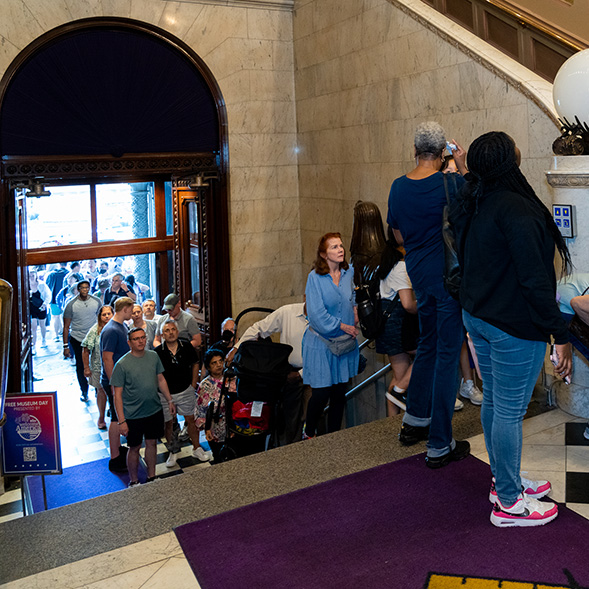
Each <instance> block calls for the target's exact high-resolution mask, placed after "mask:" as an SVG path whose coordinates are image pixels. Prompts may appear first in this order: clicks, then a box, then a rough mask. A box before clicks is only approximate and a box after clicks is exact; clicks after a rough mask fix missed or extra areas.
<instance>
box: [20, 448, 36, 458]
mask: <svg viewBox="0 0 589 589" xmlns="http://www.w3.org/2000/svg"><path fill="white" fill-rule="evenodd" d="M23 460H24V461H25V462H35V460H37V448H35V446H32V447H30V448H23Z"/></svg>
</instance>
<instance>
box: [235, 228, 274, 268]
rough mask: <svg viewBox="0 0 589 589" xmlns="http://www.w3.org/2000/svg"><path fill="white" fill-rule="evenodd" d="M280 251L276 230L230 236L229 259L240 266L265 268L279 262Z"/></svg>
mask: <svg viewBox="0 0 589 589" xmlns="http://www.w3.org/2000/svg"><path fill="white" fill-rule="evenodd" d="M281 253H282V251H281V249H280V232H278V231H264V232H263V233H245V234H243V235H232V236H231V260H232V262H233V263H234V264H236V265H239V267H240V268H243V269H248V268H266V267H268V266H273V265H275V264H279V263H280V262H281V261H282V256H281Z"/></svg>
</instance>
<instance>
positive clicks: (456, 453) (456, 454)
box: [425, 440, 470, 468]
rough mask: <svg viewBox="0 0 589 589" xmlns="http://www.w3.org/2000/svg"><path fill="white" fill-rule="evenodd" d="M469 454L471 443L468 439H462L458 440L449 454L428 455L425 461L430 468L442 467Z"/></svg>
mask: <svg viewBox="0 0 589 589" xmlns="http://www.w3.org/2000/svg"><path fill="white" fill-rule="evenodd" d="M469 454H470V444H469V443H468V442H467V441H466V440H461V441H458V442H456V446H455V447H454V450H450V452H448V454H444V455H443V456H437V457H435V458H431V457H430V456H426V457H425V463H426V465H427V466H429V467H430V468H442V466H446V465H447V464H450V462H457V461H458V460H462V459H463V458H466V457H467V456H468V455H469Z"/></svg>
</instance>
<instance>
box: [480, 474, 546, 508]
mask: <svg viewBox="0 0 589 589" xmlns="http://www.w3.org/2000/svg"><path fill="white" fill-rule="evenodd" d="M520 480H521V482H522V493H524V494H525V495H527V496H528V497H533V498H534V499H541V498H542V497H545V496H546V495H548V493H550V491H551V490H552V485H551V484H550V481H544V480H539V481H532V480H530V479H527V478H526V477H523V476H521V475H520ZM489 501H490V502H491V503H495V501H497V491H496V489H495V477H493V479H492V480H491V490H490V491H489Z"/></svg>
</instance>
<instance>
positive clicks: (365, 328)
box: [356, 278, 399, 340]
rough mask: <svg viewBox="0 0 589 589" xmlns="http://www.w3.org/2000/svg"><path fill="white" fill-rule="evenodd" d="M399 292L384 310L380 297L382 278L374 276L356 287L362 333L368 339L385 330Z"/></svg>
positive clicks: (374, 337)
mask: <svg viewBox="0 0 589 589" xmlns="http://www.w3.org/2000/svg"><path fill="white" fill-rule="evenodd" d="M398 298H399V293H397V294H396V295H395V298H394V299H393V300H392V301H389V304H388V305H386V309H384V310H383V301H382V299H381V297H380V280H379V279H378V278H373V279H372V280H371V281H370V282H368V283H364V284H361V285H360V286H357V287H356V305H357V306H358V320H359V322H360V329H362V335H363V336H364V337H365V338H366V339H368V340H373V339H376V338H377V337H378V336H379V335H380V334H381V333H382V331H383V329H384V326H385V324H386V322H387V319H388V318H389V316H390V314H391V312H392V309H393V307H394V303H395V301H396V300H397V299H398Z"/></svg>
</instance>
